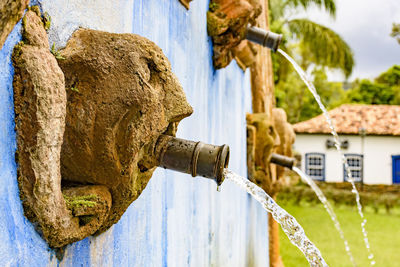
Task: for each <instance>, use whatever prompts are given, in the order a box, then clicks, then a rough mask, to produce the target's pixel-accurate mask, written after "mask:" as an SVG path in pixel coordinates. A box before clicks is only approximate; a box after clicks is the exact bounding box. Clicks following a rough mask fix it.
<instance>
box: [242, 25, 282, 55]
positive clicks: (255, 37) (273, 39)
mask: <svg viewBox="0 0 400 267" xmlns="http://www.w3.org/2000/svg"><path fill="white" fill-rule="evenodd" d="M246 39H247V40H249V41H252V42H254V43H257V44H260V45H262V46H265V47H268V48H269V49H271V50H272V51H274V52H276V51H277V50H278V48H279V44H280V43H281V41H282V34H277V33H274V32H270V31H266V30H263V29H260V28H257V27H251V26H248V27H247V32H246Z"/></svg>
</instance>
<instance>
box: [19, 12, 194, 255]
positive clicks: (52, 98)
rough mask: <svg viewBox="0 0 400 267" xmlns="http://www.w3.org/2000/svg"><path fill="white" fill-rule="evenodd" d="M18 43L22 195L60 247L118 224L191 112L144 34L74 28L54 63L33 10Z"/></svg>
mask: <svg viewBox="0 0 400 267" xmlns="http://www.w3.org/2000/svg"><path fill="white" fill-rule="evenodd" d="M23 39H24V42H21V43H19V44H18V45H17V46H16V47H15V48H14V54H13V63H14V67H15V73H14V82H13V87H14V106H15V114H16V117H15V121H16V130H17V132H18V136H17V145H18V157H17V161H18V184H19V188H20V196H21V200H22V204H23V207H24V211H25V215H26V216H27V217H28V219H29V220H31V221H32V222H34V223H35V226H36V227H38V228H40V231H39V233H40V234H41V235H42V236H43V238H44V239H45V240H46V241H47V242H48V244H49V246H50V247H53V248H60V247H63V246H65V245H67V244H70V243H72V242H75V241H78V240H82V239H83V238H85V237H87V236H90V235H92V234H94V233H96V232H98V233H99V232H102V231H105V230H107V229H108V228H109V227H110V226H111V225H113V224H114V223H116V222H117V221H118V220H119V219H120V217H121V216H122V214H123V213H124V212H125V210H126V209H127V208H128V206H129V205H130V204H131V203H132V201H134V200H135V199H136V198H137V197H138V196H139V195H140V193H141V192H142V191H143V189H144V188H145V186H146V184H147V182H148V181H149V179H150V177H151V175H152V173H153V170H154V169H155V167H156V166H157V164H158V157H157V155H156V152H154V151H155V150H154V148H155V147H156V146H155V144H156V142H157V140H158V138H159V136H160V134H162V133H166V134H171V135H173V134H174V133H175V130H176V126H177V124H178V123H179V121H180V120H181V119H183V118H184V117H186V116H189V115H190V114H191V113H192V108H191V107H190V106H189V104H188V103H187V101H186V98H185V95H184V93H183V90H182V88H181V86H180V85H179V82H178V81H177V79H176V77H175V76H174V75H173V73H172V72H171V67H170V65H169V62H168V60H167V59H166V57H165V56H164V55H163V53H162V51H161V49H160V48H158V47H157V46H156V45H155V44H154V43H152V42H150V41H149V40H147V39H145V38H143V37H140V36H137V35H133V34H112V33H105V32H99V31H93V30H85V29H80V30H78V31H77V32H75V34H74V35H73V36H72V37H71V39H70V40H69V42H68V44H67V46H66V48H65V49H64V50H63V51H62V56H63V57H64V59H63V58H62V57H61V56H60V55H57V56H56V57H55V56H54V55H53V54H52V53H50V49H49V44H48V41H47V34H46V31H45V29H44V27H43V22H42V18H41V15H40V12H39V9H38V8H36V9H35V10H34V11H33V10H30V11H27V12H26V15H25V17H24V23H23ZM56 58H58V59H59V60H58V62H57V60H56ZM60 66H61V67H62V70H61V68H60ZM66 90H67V94H66ZM67 98H68V100H67Z"/></svg>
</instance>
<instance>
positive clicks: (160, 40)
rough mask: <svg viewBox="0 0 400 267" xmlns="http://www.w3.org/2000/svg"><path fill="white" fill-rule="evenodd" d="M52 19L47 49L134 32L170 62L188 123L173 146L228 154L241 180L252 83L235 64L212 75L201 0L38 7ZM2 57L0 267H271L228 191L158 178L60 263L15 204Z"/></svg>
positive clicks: (236, 197) (246, 209)
mask: <svg viewBox="0 0 400 267" xmlns="http://www.w3.org/2000/svg"><path fill="white" fill-rule="evenodd" d="M39 2H40V3H41V4H42V7H43V9H44V11H47V12H48V13H49V14H50V15H51V16H52V18H53V25H52V29H51V31H50V43H52V42H54V43H56V45H57V46H62V45H63V43H65V41H66V38H67V37H68V36H69V35H70V33H71V32H72V30H73V29H75V28H76V27H78V26H86V27H91V28H98V29H103V30H108V31H114V32H133V33H137V34H140V35H143V36H145V37H147V38H149V39H151V40H152V41H154V42H155V43H157V44H158V45H159V46H160V47H161V48H162V49H163V51H164V53H165V54H166V55H167V57H168V58H169V59H170V61H171V64H172V69H173V71H174V72H175V73H176V75H177V76H178V78H179V80H180V81H181V83H182V85H183V88H184V89H185V92H186V94H187V98H188V101H189V103H191V105H192V106H193V108H194V114H193V115H192V116H191V117H189V118H187V119H185V120H184V121H183V122H182V123H181V124H180V127H179V131H178V134H177V136H178V137H182V138H187V139H192V140H201V141H204V142H209V143H215V144H224V143H226V144H228V145H229V146H230V148H231V160H230V168H231V169H232V170H234V171H236V172H238V173H240V174H242V175H245V174H246V148H245V140H246V132H245V126H246V122H245V113H246V112H249V111H250V109H251V99H250V98H251V95H250V80H249V73H248V72H246V73H243V72H242V71H241V70H240V69H239V68H238V66H237V65H236V63H234V62H233V63H232V64H230V65H229V66H228V67H227V68H226V69H223V70H219V71H216V70H214V69H213V67H212V61H211V55H212V50H211V49H212V48H211V42H210V39H209V38H208V37H207V30H206V11H207V8H208V0H194V1H193V2H192V3H191V9H190V11H186V10H185V9H184V8H183V6H181V5H180V4H179V1H178V0H126V1H125V0H91V1H80V0H79V1H78V0H42V1H39ZM20 28H21V26H20V25H17V26H16V28H15V29H14V31H13V32H12V34H11V35H10V36H9V38H8V40H7V42H6V44H5V45H4V47H3V48H2V50H1V51H0V214H1V215H2V216H1V217H0V240H1V242H0V266H248V265H250V263H253V264H254V266H268V230H267V229H268V228H267V214H266V213H265V212H264V211H263V210H262V208H261V207H260V206H259V205H258V203H256V202H254V201H253V200H252V199H250V198H249V196H248V195H247V194H246V193H244V192H242V191H241V190H239V189H238V188H236V186H235V185H233V184H231V183H230V182H225V183H224V184H223V185H222V187H221V192H217V188H216V184H215V183H214V182H213V181H209V180H207V179H203V178H192V177H190V176H188V175H182V174H179V173H174V172H171V171H166V170H161V169H159V170H157V171H156V172H155V174H154V175H153V177H152V179H151V181H150V183H149V184H148V186H147V188H146V189H145V190H144V192H143V194H142V195H141V196H140V197H139V199H137V200H136V201H135V202H134V203H133V204H132V205H131V206H130V208H129V209H128V210H127V212H126V213H125V215H124V216H123V217H122V219H121V220H120V221H119V223H118V224H116V225H114V226H113V227H112V228H111V229H110V230H108V231H107V232H106V233H104V234H102V235H100V236H98V237H89V238H86V239H85V240H82V241H81V242H77V243H75V244H72V245H70V246H68V247H67V249H66V252H65V256H64V259H63V260H62V261H61V262H59V261H58V260H57V259H56V258H55V254H54V252H53V251H51V250H49V249H48V247H47V245H46V243H45V242H44V241H43V240H42V239H41V238H40V237H39V235H38V234H37V233H36V232H35V230H34V229H33V227H32V225H31V224H30V222H29V221H27V219H26V218H25V217H24V216H23V211H22V206H21V203H20V200H19V196H18V186H17V180H16V164H15V161H14V152H15V148H16V140H15V132H14V113H13V100H12V92H13V89H12V77H13V68H12V64H11V59H10V57H11V51H12V48H13V46H14V45H15V44H16V43H17V42H18V41H19V39H20V33H19V31H20Z"/></svg>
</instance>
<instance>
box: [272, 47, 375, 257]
mask: <svg viewBox="0 0 400 267" xmlns="http://www.w3.org/2000/svg"><path fill="white" fill-rule="evenodd" d="M278 52H279V53H280V54H281V55H282V56H284V57H285V58H286V59H287V60H288V61H289V62H290V63H291V64H292V66H293V67H294V69H295V70H296V71H297V73H298V74H299V75H300V77H301V79H302V80H303V82H304V83H305V84H306V86H307V88H308V90H309V91H310V92H311V93H312V95H313V96H314V98H315V100H316V101H317V103H318V106H319V107H320V109H321V110H322V112H323V114H324V116H325V119H326V122H327V123H328V125H329V128H330V129H331V134H332V135H333V139H334V142H335V147H336V150H337V151H338V152H339V153H340V155H341V159H342V163H343V165H344V168H345V170H346V174H347V180H348V181H349V182H350V183H351V186H352V190H351V192H352V193H353V194H354V195H355V196H356V203H357V210H358V214H359V215H360V217H361V220H362V222H361V231H362V234H363V236H364V244H365V247H366V248H367V251H368V259H369V260H370V264H371V265H375V260H374V254H373V253H372V251H371V247H370V245H369V240H368V233H367V230H366V229H365V225H366V224H367V219H365V217H364V213H363V211H362V206H361V202H360V194H359V193H358V191H357V188H356V185H355V183H354V179H353V177H352V175H351V171H350V168H349V164H348V163H347V160H346V157H345V156H344V154H343V152H342V149H341V148H340V139H339V135H338V134H337V132H336V130H335V127H334V126H333V123H332V119H331V117H330V116H329V113H328V110H327V109H326V108H325V106H324V104H323V103H322V101H321V97H320V96H319V95H318V93H317V90H316V89H315V87H314V84H313V83H312V82H311V81H310V79H309V78H308V77H307V74H306V73H305V72H304V70H303V69H302V68H301V67H300V66H299V65H298V64H297V63H296V62H295V61H294V59H293V58H291V57H290V56H289V55H288V54H286V53H285V51H283V50H281V49H278Z"/></svg>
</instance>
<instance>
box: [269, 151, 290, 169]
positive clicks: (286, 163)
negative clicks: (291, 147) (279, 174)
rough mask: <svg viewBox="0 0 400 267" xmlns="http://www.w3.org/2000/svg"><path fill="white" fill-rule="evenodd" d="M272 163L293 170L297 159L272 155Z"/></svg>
mask: <svg viewBox="0 0 400 267" xmlns="http://www.w3.org/2000/svg"><path fill="white" fill-rule="evenodd" d="M270 162H271V163H274V164H276V165H279V166H282V167H286V168H289V169H293V166H294V165H295V163H296V159H294V158H290V157H286V156H283V155H280V154H275V153H272V154H271V160H270Z"/></svg>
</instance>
